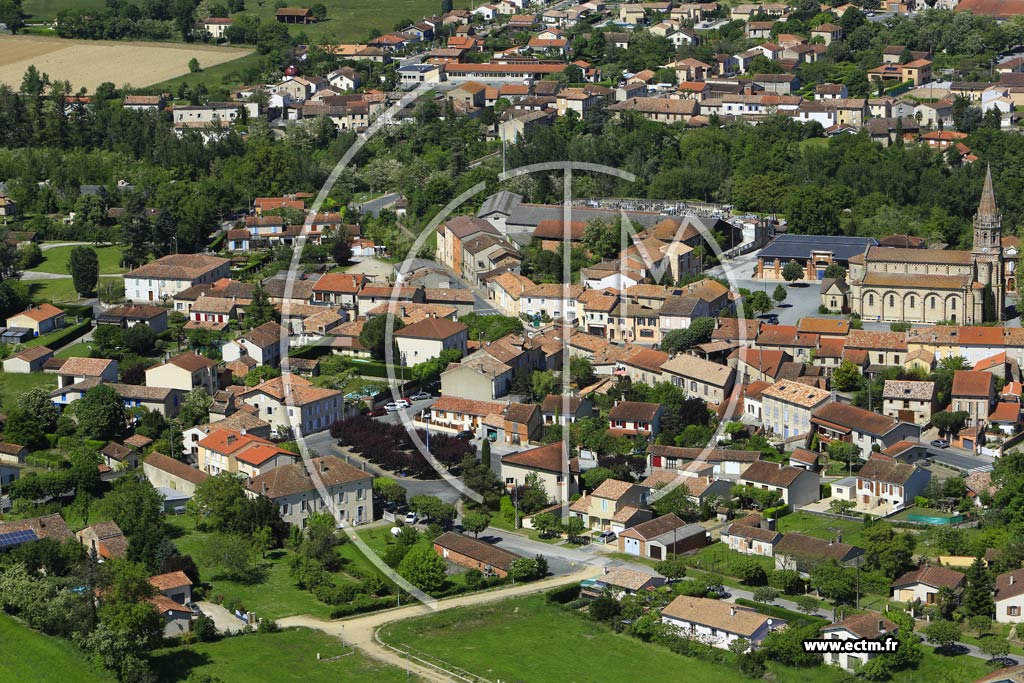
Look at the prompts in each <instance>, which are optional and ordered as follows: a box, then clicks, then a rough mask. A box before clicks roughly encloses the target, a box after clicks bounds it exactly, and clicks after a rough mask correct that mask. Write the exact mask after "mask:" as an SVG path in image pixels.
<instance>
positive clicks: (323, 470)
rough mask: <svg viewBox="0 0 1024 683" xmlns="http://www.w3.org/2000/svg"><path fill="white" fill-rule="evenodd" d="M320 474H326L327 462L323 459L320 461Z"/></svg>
mask: <svg viewBox="0 0 1024 683" xmlns="http://www.w3.org/2000/svg"><path fill="white" fill-rule="evenodd" d="M320 473H321V474H327V460H326V459H324V458H321V459H320Z"/></svg>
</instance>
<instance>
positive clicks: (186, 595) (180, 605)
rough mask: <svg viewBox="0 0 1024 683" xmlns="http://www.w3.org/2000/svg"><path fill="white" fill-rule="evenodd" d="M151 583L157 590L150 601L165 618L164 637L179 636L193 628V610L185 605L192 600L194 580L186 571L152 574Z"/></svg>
mask: <svg viewBox="0 0 1024 683" xmlns="http://www.w3.org/2000/svg"><path fill="white" fill-rule="evenodd" d="M149 583H150V585H151V586H153V589H154V590H155V591H156V593H155V595H153V596H152V597H150V598H149V603H150V604H151V605H153V607H154V608H156V610H157V612H159V613H160V614H161V616H163V618H164V637H165V638H177V637H179V636H181V635H182V634H184V633H188V632H189V630H191V628H192V611H191V610H190V609H189V608H187V607H185V605H186V604H188V603H190V602H192V580H191V579H189V578H188V576H186V575H185V572H181V571H176V572H170V573H168V574H159V575H157V576H151V577H150V578H149Z"/></svg>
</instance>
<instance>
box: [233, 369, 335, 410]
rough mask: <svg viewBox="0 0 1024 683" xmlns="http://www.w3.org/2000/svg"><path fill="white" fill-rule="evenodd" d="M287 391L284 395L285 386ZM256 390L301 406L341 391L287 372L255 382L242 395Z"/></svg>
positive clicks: (330, 396) (333, 395)
mask: <svg viewBox="0 0 1024 683" xmlns="http://www.w3.org/2000/svg"><path fill="white" fill-rule="evenodd" d="M286 387H287V389H288V392H287V394H288V395H287V396H286V391H285V388H286ZM257 392H261V393H265V394H267V395H268V396H271V397H273V398H275V399H276V400H278V401H286V400H289V401H291V402H292V403H294V404H295V405H297V406H303V405H306V404H309V403H314V402H316V401H321V400H324V399H328V398H332V397H339V398H340V397H341V392H340V391H337V390H335V389H320V388H318V387H314V386H312V383H311V382H310V381H309V380H308V379H306V378H304V377H300V376H299V375H293V374H287V375H281V376H280V377H275V378H274V379H269V380H267V381H266V382H263V383H261V384H257V385H256V386H254V387H252V388H251V389H249V390H248V391H246V392H245V393H244V394H242V396H243V397H244V396H248V395H250V394H254V393H257Z"/></svg>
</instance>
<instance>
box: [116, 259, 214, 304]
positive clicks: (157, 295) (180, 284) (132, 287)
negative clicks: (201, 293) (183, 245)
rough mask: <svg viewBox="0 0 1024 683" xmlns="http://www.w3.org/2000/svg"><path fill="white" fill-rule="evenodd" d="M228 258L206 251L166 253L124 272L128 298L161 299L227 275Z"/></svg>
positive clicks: (131, 299)
mask: <svg viewBox="0 0 1024 683" xmlns="http://www.w3.org/2000/svg"><path fill="white" fill-rule="evenodd" d="M230 263H231V262H230V260H228V259H225V258H220V257H217V256H207V255H205V254H168V255H167V256H163V257H161V258H158V259H156V260H155V261H152V262H150V263H147V264H146V265H144V266H140V267H139V268H136V269H135V270H132V271H130V272H128V273H125V275H124V287H125V298H126V299H128V300H129V301H136V302H138V301H163V300H166V299H169V298H173V297H174V295H175V294H177V293H178V292H182V291H184V290H186V289H188V288H189V287H192V286H194V285H198V284H203V283H213V282H216V281H217V280H220V279H221V278H228V277H230V269H229V265H230Z"/></svg>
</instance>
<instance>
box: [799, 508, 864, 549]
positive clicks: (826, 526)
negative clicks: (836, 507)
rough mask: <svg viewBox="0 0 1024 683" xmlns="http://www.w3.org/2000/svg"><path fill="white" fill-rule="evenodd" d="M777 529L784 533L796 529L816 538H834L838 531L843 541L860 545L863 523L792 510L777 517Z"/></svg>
mask: <svg viewBox="0 0 1024 683" xmlns="http://www.w3.org/2000/svg"><path fill="white" fill-rule="evenodd" d="M779 531H781V532H782V533H784V534H785V533H789V532H791V531H796V532H798V533H801V534H806V535H807V536H816V537H818V538H834V537H835V532H836V531H839V532H840V533H841V534H842V537H843V543H852V544H853V545H860V537H861V534H862V533H863V532H864V525H863V524H862V523H861V522H853V521H850V520H845V519H833V518H830V517H818V516H817V515H811V514H808V513H806V512H794V513H792V514H789V515H786V516H785V517H780V518H779Z"/></svg>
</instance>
